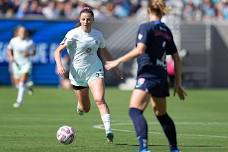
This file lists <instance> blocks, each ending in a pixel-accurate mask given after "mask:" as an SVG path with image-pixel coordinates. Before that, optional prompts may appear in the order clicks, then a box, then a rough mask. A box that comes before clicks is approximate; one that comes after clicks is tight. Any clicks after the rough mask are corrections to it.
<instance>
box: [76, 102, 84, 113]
mask: <svg viewBox="0 0 228 152" xmlns="http://www.w3.org/2000/svg"><path fill="white" fill-rule="evenodd" d="M80 108H81V106H80V104H79V103H78V104H77V113H78V114H79V115H80V116H81V115H83V113H84V111H83V110H81V109H80Z"/></svg>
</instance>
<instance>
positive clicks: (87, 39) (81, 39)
mask: <svg viewBox="0 0 228 152" xmlns="http://www.w3.org/2000/svg"><path fill="white" fill-rule="evenodd" d="M61 44H66V45H67V51H68V53H69V55H70V58H71V61H72V63H73V66H74V68H85V67H88V66H91V65H92V64H94V63H96V62H97V61H98V60H99V61H100V58H99V57H98V55H97V51H98V49H99V48H104V47H105V41H104V38H103V35H102V33H101V32H100V31H98V30H96V29H92V30H91V32H90V33H86V32H84V31H83V30H82V29H81V28H80V27H78V28H74V29H72V30H70V31H69V32H68V33H67V34H66V36H65V38H64V40H63V41H62V42H61ZM100 62H101V61H100Z"/></svg>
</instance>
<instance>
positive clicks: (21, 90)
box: [16, 82, 25, 104]
mask: <svg viewBox="0 0 228 152" xmlns="http://www.w3.org/2000/svg"><path fill="white" fill-rule="evenodd" d="M24 92H25V85H24V83H21V82H20V83H19V85H18V94H17V100H16V101H17V103H19V104H22V102H23V98H24Z"/></svg>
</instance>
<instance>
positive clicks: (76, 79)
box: [54, 7, 118, 142]
mask: <svg viewBox="0 0 228 152" xmlns="http://www.w3.org/2000/svg"><path fill="white" fill-rule="evenodd" d="M93 22H94V14H93V11H92V10H91V9H90V8H89V7H85V8H83V9H82V11H81V12H80V26H79V27H76V28H74V29H72V30H70V31H69V32H68V33H67V34H66V36H65V38H64V40H63V41H62V42H61V43H60V45H59V47H58V48H57V49H56V50H55V54H54V56H55V61H56V65H57V72H58V74H59V75H60V76H62V77H64V76H65V75H66V73H65V69H64V67H63V65H62V62H61V57H60V54H61V51H63V50H64V49H65V48H67V51H68V53H69V55H70V58H71V65H70V73H69V79H70V82H71V84H72V86H73V89H74V93H75V95H76V97H77V100H78V106H77V112H78V113H79V114H83V112H86V113H87V112H89V110H90V99H89V89H90V90H91V92H92V95H93V98H94V101H95V103H96V105H97V107H98V109H99V111H100V115H101V119H102V121H103V124H104V128H105V133H106V137H107V141H108V142H113V133H112V128H111V116H110V112H109V108H108V105H107V103H106V101H105V98H104V96H105V84H104V69H103V64H102V62H101V59H100V58H99V56H98V53H100V54H101V56H102V57H104V58H105V59H106V60H109V59H111V58H112V57H111V55H110V53H109V52H108V51H107V49H106V48H105V41H104V38H103V35H102V33H101V32H100V31H98V30H96V29H94V28H92V23H93ZM116 70H117V69H116ZM117 71H118V70H117Z"/></svg>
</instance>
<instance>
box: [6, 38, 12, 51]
mask: <svg viewBox="0 0 228 152" xmlns="http://www.w3.org/2000/svg"><path fill="white" fill-rule="evenodd" d="M7 49H13V39H11V40H10V42H9V44H8V46H7Z"/></svg>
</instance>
